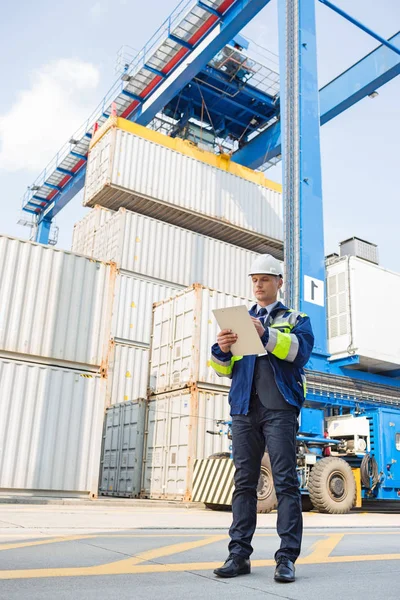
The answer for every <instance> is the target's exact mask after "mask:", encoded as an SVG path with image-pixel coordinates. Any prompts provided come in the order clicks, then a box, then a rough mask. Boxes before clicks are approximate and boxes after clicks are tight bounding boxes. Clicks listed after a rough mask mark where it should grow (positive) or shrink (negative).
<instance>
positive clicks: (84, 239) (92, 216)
mask: <svg viewBox="0 0 400 600" xmlns="http://www.w3.org/2000/svg"><path fill="white" fill-rule="evenodd" d="M113 214H114V211H113V210H108V209H106V208H104V207H102V206H97V205H96V206H95V207H94V208H93V209H92V210H90V211H89V212H88V214H87V215H85V216H84V217H83V219H81V220H80V221H78V222H77V223H75V225H74V229H73V232H72V247H71V250H72V252H75V253H76V254H85V255H86V256H93V252H94V239H95V232H96V231H97V230H98V229H99V228H100V227H101V226H102V225H103V224H104V223H106V221H107V220H108V219H109V218H110V217H111V216H112V215H113Z"/></svg>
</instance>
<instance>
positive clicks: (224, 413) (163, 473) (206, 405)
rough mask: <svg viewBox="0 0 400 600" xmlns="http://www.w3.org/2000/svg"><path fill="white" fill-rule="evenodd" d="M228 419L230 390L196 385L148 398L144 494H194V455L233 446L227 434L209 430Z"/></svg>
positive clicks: (174, 496) (182, 496) (184, 496)
mask: <svg viewBox="0 0 400 600" xmlns="http://www.w3.org/2000/svg"><path fill="white" fill-rule="evenodd" d="M227 419H229V404H228V395H227V393H223V392H215V391H211V390H207V389H198V388H195V387H193V388H191V389H187V390H180V391H178V392H172V393H169V394H163V395H160V396H156V397H153V398H150V401H149V405H148V413H147V419H146V421H147V424H146V431H147V435H146V436H145V451H144V468H143V484H142V485H143V491H142V496H144V497H148V498H170V499H184V500H190V494H191V489H192V475H193V463H194V460H195V459H196V458H207V457H209V456H211V455H212V454H214V453H217V452H229V451H230V441H229V440H228V438H227V436H226V435H211V434H210V433H207V431H214V432H216V431H218V429H217V428H216V425H217V421H219V420H220V421H222V420H227Z"/></svg>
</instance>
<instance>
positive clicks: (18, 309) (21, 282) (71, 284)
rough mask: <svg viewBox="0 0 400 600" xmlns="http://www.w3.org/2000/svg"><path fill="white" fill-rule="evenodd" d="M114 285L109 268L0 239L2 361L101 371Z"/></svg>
mask: <svg viewBox="0 0 400 600" xmlns="http://www.w3.org/2000/svg"><path fill="white" fill-rule="evenodd" d="M114 284H115V268H114V267H113V266H112V265H109V264H105V263H102V262H98V261H94V260H92V259H89V258H86V257H84V256H78V255H76V254H72V253H70V252H65V251H63V250H56V249H54V248H50V247H49V246H43V245H41V244H34V243H32V242H28V241H26V240H19V239H16V238H11V237H6V236H0V298H1V302H0V355H3V356H10V357H14V358H20V359H22V360H24V359H25V358H26V357H27V355H29V356H31V357H36V360H37V362H49V363H51V364H57V365H65V366H77V367H78V368H81V367H82V368H83V367H85V366H89V367H90V368H99V367H100V366H101V365H102V363H103V361H106V360H107V348H108V340H109V336H110V329H111V313H112V301H113V295H114Z"/></svg>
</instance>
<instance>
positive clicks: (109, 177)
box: [84, 129, 283, 258]
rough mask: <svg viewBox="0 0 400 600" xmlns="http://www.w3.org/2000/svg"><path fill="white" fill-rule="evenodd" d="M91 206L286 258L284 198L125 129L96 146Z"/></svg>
mask: <svg viewBox="0 0 400 600" xmlns="http://www.w3.org/2000/svg"><path fill="white" fill-rule="evenodd" d="M84 204H85V205H87V206H93V205H94V204H100V205H102V206H105V207H106V208H110V209H113V210H118V209H119V208H120V207H121V206H123V207H125V208H128V209H129V210H133V211H136V212H139V213H141V214H145V215H148V216H151V217H154V218H156V219H160V220H163V221H166V222H168V223H172V224H175V225H180V226H181V227H185V228H187V229H192V230H193V231H196V232H198V233H203V234H205V235H210V236H211V237H215V238H217V239H220V240H224V241H226V242H229V243H231V244H235V245H238V246H242V247H243V248H248V249H250V250H253V251H255V252H273V253H274V254H276V255H277V257H278V258H282V248H283V225H282V196H281V194H280V193H279V192H277V191H274V190H271V189H268V188H266V187H264V186H262V185H259V184H256V183H254V182H252V181H248V180H246V179H243V178H242V177H238V176H236V175H233V174H231V173H229V172H227V171H223V170H222V169H219V168H216V167H213V166H211V165H208V164H205V163H203V162H200V161H199V160H196V159H194V158H191V157H190V156H185V155H184V154H181V153H179V152H176V151H174V150H172V149H170V148H166V147H164V146H161V145H159V144H156V143H154V142H152V141H149V140H146V139H144V138H141V137H139V136H137V135H134V134H132V133H128V132H125V131H123V130H121V129H111V130H109V131H108V132H107V133H106V134H105V135H103V137H102V138H101V139H100V140H99V141H98V142H97V143H96V144H95V145H94V146H93V147H92V148H91V150H90V152H89V159H88V165H87V172H86V186H85V200H84Z"/></svg>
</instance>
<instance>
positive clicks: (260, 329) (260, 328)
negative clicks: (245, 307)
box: [251, 317, 265, 337]
mask: <svg viewBox="0 0 400 600" xmlns="http://www.w3.org/2000/svg"><path fill="white" fill-rule="evenodd" d="M251 320H252V321H253V323H254V327H255V328H256V329H257V333H258V335H259V336H260V337H262V336H263V335H264V332H265V329H264V326H263V325H262V324H261V321H260V320H259V319H256V318H255V317H251Z"/></svg>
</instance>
